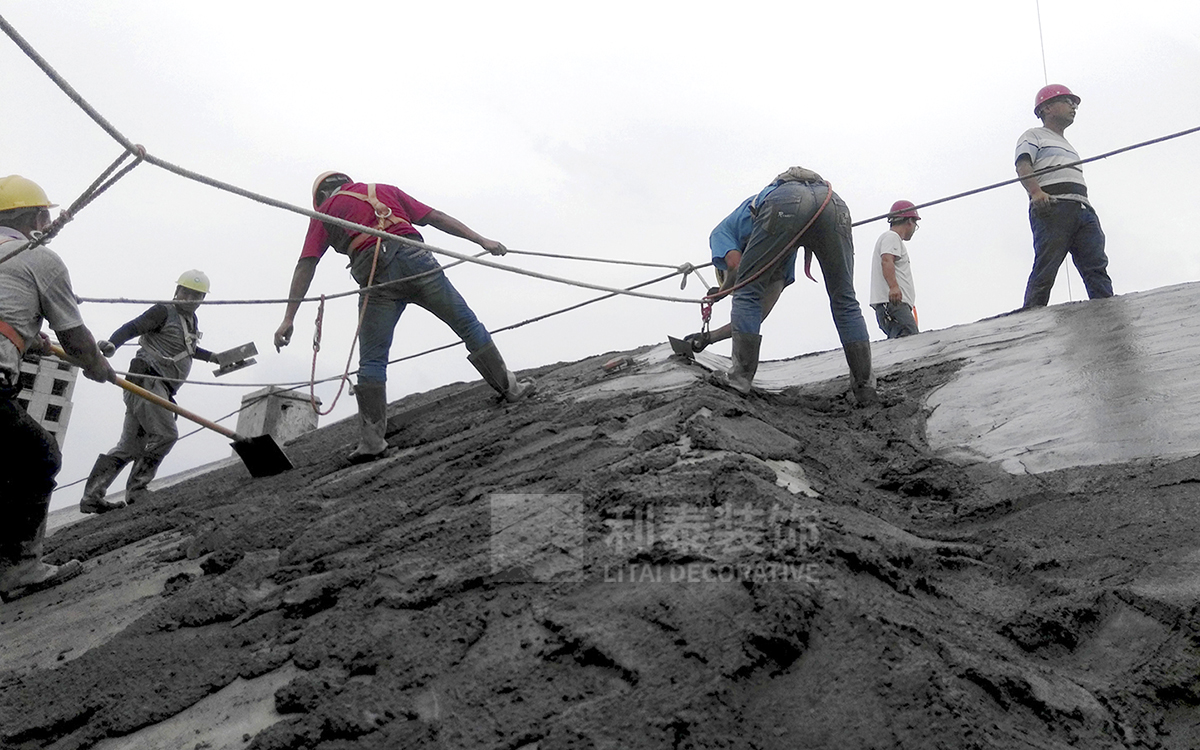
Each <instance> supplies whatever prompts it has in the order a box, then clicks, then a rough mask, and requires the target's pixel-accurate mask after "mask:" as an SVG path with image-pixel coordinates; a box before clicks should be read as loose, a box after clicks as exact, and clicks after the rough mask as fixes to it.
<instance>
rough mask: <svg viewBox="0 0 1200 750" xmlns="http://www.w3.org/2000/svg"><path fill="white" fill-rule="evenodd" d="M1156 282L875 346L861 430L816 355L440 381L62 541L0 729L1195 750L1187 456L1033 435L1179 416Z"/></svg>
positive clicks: (1182, 295)
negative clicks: (754, 365)
mask: <svg viewBox="0 0 1200 750" xmlns="http://www.w3.org/2000/svg"><path fill="white" fill-rule="evenodd" d="M1158 294H1161V295H1162V301H1161V302H1156V297H1155V295H1154V294H1146V295H1138V296H1133V295H1131V297H1130V298H1121V299H1120V300H1114V301H1111V302H1105V303H1099V304H1097V303H1087V304H1081V305H1074V306H1066V307H1062V308H1057V309H1051V310H1047V311H1041V312H1034V313H1029V314H1021V315H1014V316H1008V317H1004V318H1000V319H997V320H994V321H983V322H981V323H978V324H974V327H972V326H963V327H959V328H957V329H951V330H950V331H946V332H933V333H929V334H922V336H920V337H916V338H914V339H912V340H908V341H897V342H886V343H883V344H880V345H877V346H876V347H875V353H876V361H877V363H878V365H879V367H878V370H879V372H880V374H881V384H880V389H881V395H882V399H881V404H880V405H878V406H874V407H869V408H861V409H860V408H854V407H852V406H851V405H850V404H849V402H848V401H847V399H846V398H845V396H844V393H843V391H844V389H845V385H846V383H845V376H844V367H845V365H844V362H840V361H839V360H840V354H838V353H832V354H822V355H815V356H811V357H802V358H799V359H797V360H793V361H790V362H786V363H767V364H765V365H764V367H763V370H762V378H761V383H762V384H763V385H766V386H768V387H770V388H773V389H774V390H773V391H769V392H767V393H765V394H761V395H755V396H752V397H750V398H742V397H739V396H736V395H733V394H730V393H728V392H726V391H723V390H721V389H719V388H718V387H716V386H714V385H712V384H711V383H710V382H709V381H708V380H707V379H706V378H705V371H704V369H703V368H701V367H698V366H696V365H688V364H685V363H683V362H680V361H678V360H674V359H670V358H668V357H667V356H666V355H665V353H664V352H663V350H662V349H661V348H653V349H643V350H639V351H637V352H629V353H625V354H623V355H618V354H609V355H604V356H600V357H594V358H591V359H588V360H583V361H581V362H576V363H568V364H560V365H553V366H548V367H544V368H541V369H540V370H538V371H535V372H533V373H528V374H531V375H532V376H533V377H536V378H537V379H538V381H539V386H540V390H539V395H538V396H537V397H536V398H535V399H534V400H533V401H529V402H526V403H520V404H513V405H508V404H500V403H497V402H496V401H495V399H494V397H493V396H492V395H491V392H490V391H489V390H487V389H486V387H484V386H483V385H482V384H480V383H473V384H455V385H451V386H446V387H444V388H441V389H438V390H436V391H432V392H430V393H426V394H420V395H418V396H412V397H409V398H406V399H404V400H402V401H399V402H397V403H394V404H392V405H391V410H390V413H391V415H392V417H391V420H390V422H389V443H391V445H392V446H394V453H393V454H392V455H390V456H389V457H388V458H386V459H384V460H382V461H378V462H376V463H373V464H368V465H365V466H358V467H351V466H348V465H347V464H346V463H345V461H344V459H343V455H344V454H345V453H346V452H347V451H348V449H349V447H350V445H351V442H352V440H353V432H354V425H353V424H352V423H351V422H345V423H339V424H335V425H331V426H329V427H327V428H324V429H322V430H319V431H318V432H315V433H312V434H310V435H307V436H305V437H304V438H302V439H300V440H299V441H297V442H295V443H293V444H290V445H288V446H287V451H288V453H289V454H290V455H291V457H292V459H293V461H294V462H295V463H296V464H297V466H298V468H297V469H296V470H295V471H293V472H289V473H287V474H284V475H280V476H278V477H274V478H270V479H263V480H252V479H250V478H249V476H248V475H247V474H246V472H245V470H244V469H243V468H242V467H240V466H232V467H227V468H224V469H220V470H218V471H216V472H214V473H211V474H208V475H206V476H202V477H197V478H194V479H191V480H189V481H186V482H183V483H181V484H179V485H176V486H173V487H170V488H168V489H165V490H162V491H161V492H159V493H156V494H155V496H154V497H153V498H151V499H150V500H148V501H146V502H142V503H138V504H137V505H134V506H132V507H131V508H129V509H126V510H124V511H120V512H114V513H109V514H106V515H104V516H102V517H98V518H95V519H91V520H88V521H87V522H84V523H79V524H75V525H72V526H69V527H67V528H64V529H62V530H61V531H59V532H58V533H57V534H55V535H54V536H53V537H52V538H51V539H50V540H49V543H48V548H49V558H50V559H51V560H63V559H66V558H68V557H72V556H74V557H80V558H82V559H84V560H85V561H86V563H87V568H88V569H87V572H86V573H85V574H84V575H83V576H81V577H80V578H77V579H75V580H73V581H71V582H69V583H67V584H65V585H63V586H62V587H60V588H58V589H53V590H50V591H47V592H42V593H39V594H37V595H34V596H31V597H28V598H26V599H22V600H19V601H17V602H15V603H12V604H9V605H4V606H0V636H2V637H3V639H4V643H5V648H4V650H3V652H2V654H0V733H2V734H0V744H2V745H3V746H4V747H12V748H35V747H36V748H41V747H54V748H58V749H62V750H65V749H67V748H85V747H93V746H96V747H102V748H143V747H145V748H150V747H154V748H166V747H179V748H189V750H190V749H191V748H195V747H206V748H227V747H228V748H232V747H252V748H328V749H330V750H332V749H333V748H350V747H364V748H376V747H377V748H385V747H386V748H395V747H405V748H420V747H430V748H434V747H438V748H441V747H472V748H473V747H480V748H484V747H486V748H539V750H545V749H547V748H587V747H594V748H608V747H613V748H655V749H657V748H663V747H759V748H794V747H813V748H823V747H828V748H844V747H871V746H876V747H884V746H887V747H893V746H894V747H937V746H946V747H989V748H993V747H994V748H1027V747H1047V748H1055V747H1068V746H1085V747H1117V746H1128V745H1131V744H1136V743H1141V744H1145V745H1147V746H1159V747H1164V748H1172V747H1180V748H1182V747H1194V746H1195V745H1196V742H1197V737H1196V733H1195V731H1196V730H1195V729H1194V727H1195V726H1196V725H1197V723H1198V722H1197V719H1198V718H1200V717H1198V716H1196V711H1195V708H1194V705H1195V703H1196V701H1195V700H1194V692H1195V686H1194V682H1195V675H1196V674H1198V673H1200V654H1197V651H1196V647H1195V645H1194V644H1195V643H1196V642H1197V641H1196V637H1195V634H1194V633H1193V632H1192V630H1193V629H1194V628H1193V625H1192V624H1190V623H1192V621H1193V620H1194V619H1195V618H1194V617H1192V614H1191V613H1192V611H1193V610H1194V608H1195V606H1196V603H1197V599H1198V596H1200V566H1198V563H1197V562H1196V561H1197V560H1200V552H1198V551H1197V547H1196V542H1195V540H1196V539H1197V538H1200V528H1198V527H1200V520H1197V514H1195V513H1194V512H1193V506H1194V502H1195V497H1196V495H1195V489H1194V488H1195V487H1196V486H1197V484H1196V483H1197V481H1200V463H1197V459H1196V458H1189V457H1186V456H1187V455H1190V454H1192V453H1195V452H1196V450H1195V449H1193V448H1190V447H1187V445H1186V443H1184V442H1180V441H1176V439H1175V438H1171V442H1169V443H1163V445H1168V444H1169V445H1170V446H1171V447H1172V450H1170V451H1167V450H1165V449H1164V453H1170V454H1172V457H1171V458H1169V459H1162V458H1148V459H1146V460H1140V461H1137V462H1124V461H1125V459H1126V458H1136V457H1144V456H1146V455H1149V456H1155V455H1157V454H1156V453H1153V452H1147V450H1145V449H1143V450H1141V452H1140V453H1139V452H1138V451H1136V450H1135V451H1132V453H1131V454H1130V455H1128V456H1126V455H1124V454H1119V452H1118V453H1114V452H1113V451H1112V450H1111V446H1109V447H1104V449H1103V450H1104V456H1103V457H1101V459H1100V460H1092V459H1090V458H1089V459H1086V460H1075V461H1074V463H1071V461H1064V460H1063V459H1062V456H1069V455H1071V452H1070V451H1067V450H1059V451H1055V449H1054V448H1053V445H1054V444H1055V441H1063V440H1074V441H1075V442H1076V443H1080V444H1085V443H1087V442H1088V440H1087V439H1086V435H1087V434H1088V433H1087V432H1086V431H1080V430H1078V429H1075V427H1074V426H1073V425H1072V424H1071V423H1072V422H1082V423H1084V424H1085V425H1097V426H1099V427H1100V428H1103V429H1101V430H1099V431H1098V432H1097V433H1096V434H1097V438H1096V440H1095V441H1094V442H1096V443H1097V444H1100V443H1103V442H1104V439H1103V437H1104V436H1107V437H1109V438H1111V440H1108V442H1109V443H1111V444H1123V443H1124V442H1125V441H1124V439H1119V438H1120V437H1121V436H1122V435H1128V436H1130V437H1129V438H1128V439H1129V440H1131V441H1132V442H1133V443H1136V444H1137V445H1139V446H1144V445H1145V444H1146V441H1145V440H1144V439H1143V438H1142V437H1139V435H1146V434H1149V433H1146V432H1145V430H1148V429H1152V428H1153V429H1159V428H1161V429H1162V430H1164V431H1165V430H1171V429H1174V430H1175V432H1176V433H1178V434H1183V433H1186V432H1187V430H1182V429H1178V428H1174V427H1172V426H1171V425H1172V424H1178V423H1179V422H1180V420H1187V419H1194V416H1191V412H1193V411H1194V409H1192V401H1190V400H1187V399H1181V400H1177V395H1178V394H1182V393H1183V389H1181V388H1179V387H1178V386H1177V385H1174V384H1171V383H1169V382H1167V381H1165V380H1161V381H1160V380H1158V379H1156V378H1159V377H1160V376H1161V377H1163V378H1166V377H1167V376H1166V375H1162V373H1169V372H1174V371H1183V370H1185V369H1187V366H1184V365H1180V364H1179V362H1177V361H1176V359H1175V358H1176V357H1179V356H1183V355H1181V354H1180V353H1181V352H1186V351H1190V346H1191V343H1190V342H1191V336H1190V325H1191V323H1190V319H1189V320H1185V319H1184V316H1182V315H1176V314H1175V313H1171V314H1170V315H1168V316H1167V317H1164V318H1163V319H1162V320H1163V325H1162V328H1161V329H1156V328H1155V327H1154V326H1153V325H1151V324H1150V321H1151V319H1153V318H1155V316H1161V315H1162V314H1163V311H1164V310H1174V311H1176V312H1180V311H1182V310H1183V309H1184V308H1185V307H1186V306H1187V305H1188V304H1189V300H1191V299H1194V297H1195V295H1196V294H1197V291H1196V289H1195V288H1194V287H1181V288H1173V289H1169V290H1162V291H1161V292H1160V293H1158ZM1114 303H1122V304H1123V306H1121V307H1120V309H1119V310H1118V309H1116V308H1118V305H1115V304H1114ZM1137 306H1140V307H1137ZM1122 311H1123V312H1122ZM1172 316H1174V317H1172ZM1089 323H1094V324H1095V325H1088V324H1089ZM1147 326H1149V332H1148V333H1147V332H1145V331H1147V330H1148V329H1147ZM1127 329H1129V330H1132V331H1133V333H1132V334H1129V335H1126V331H1127ZM1171 330H1175V331H1177V333H1176V334H1175V336H1174V338H1173V336H1172V334H1171ZM768 335H769V334H768ZM1034 347H1036V348H1037V351H1038V352H1040V353H1038V354H1032V353H1031V349H1032V348H1034ZM1113 347H1115V349H1114V348H1113ZM1114 352H1116V353H1114ZM622 356H628V357H630V358H631V359H632V361H633V362H634V364H633V365H631V366H628V367H625V368H621V369H614V370H613V371H609V370H607V369H605V368H604V367H603V365H604V364H605V363H606V362H609V361H610V360H612V359H614V358H619V357H622ZM707 356H708V355H705V357H702V359H705V358H706V357H707ZM708 361H709V363H710V364H715V363H716V360H708ZM1039 363H1044V364H1039ZM1046 367H1048V368H1050V369H1049V370H1047V369H1045V368H1046ZM789 368H790V370H791V371H792V372H798V373H803V374H802V375H800V376H798V377H793V378H791V379H790V380H788V379H787V378H785V377H784V375H783V374H782V373H784V372H785V371H786V370H788V369H789ZM1193 369H1194V368H1193ZM1050 371H1057V372H1059V373H1060V374H1059V375H1058V376H1054V377H1050V376H1047V375H1046V374H1045V373H1046V372H1050ZM1024 373H1028V375H1029V378H1028V380H1027V381H1024V382H1022V381H1021V380H1020V376H1021V375H1022V374H1024ZM1064 373H1065V374H1064ZM1075 378H1078V379H1080V380H1081V382H1079V383H1077V382H1075V380H1074V379H1075ZM972 383H975V384H976V390H971V388H972V385H971V384H972ZM979 384H982V386H981V387H980V386H979ZM956 389H958V390H959V391H960V392H958V393H956V392H955V391H956ZM1005 389H1008V390H1005ZM1029 393H1033V394H1035V395H1029ZM1038 393H1041V394H1044V395H1043V396H1042V397H1040V398H1039V397H1035V396H1036V394H1038ZM983 394H991V396H990V398H985V397H984V395H983ZM1006 394H1007V395H1006ZM1064 394H1066V395H1068V396H1069V395H1070V394H1083V395H1084V396H1087V395H1088V394H1095V395H1096V398H1095V399H1093V401H1092V404H1091V407H1090V408H1092V409H1093V413H1092V414H1088V413H1085V412H1081V411H1079V408H1078V407H1066V406H1063V405H1062V404H1060V403H1057V402H1056V403H1055V404H1053V405H1050V404H1047V399H1049V398H1050V396H1051V395H1053V396H1054V397H1055V398H1057V397H1059V396H1063V395H1064ZM1155 394H1159V395H1158V396H1156V395H1155ZM1162 394H1167V396H1166V397H1161V396H1162ZM1142 396H1144V397H1142ZM1125 402H1130V403H1133V404H1134V408H1135V412H1134V413H1139V412H1138V411H1137V410H1140V413H1141V414H1143V415H1144V416H1145V419H1144V420H1142V421H1143V422H1145V423H1146V426H1144V427H1143V426H1139V425H1141V424H1142V423H1141V422H1138V421H1137V420H1126V419H1125V418H1123V417H1121V418H1112V419H1110V420H1109V421H1108V422H1105V421H1104V419H1105V417H1104V416H1103V414H1102V413H1101V411H1102V407H1103V404H1105V403H1111V404H1113V405H1114V409H1115V408H1116V405H1117V404H1120V403H1125ZM963 404H967V405H970V406H971V408H972V409H977V410H978V412H979V414H989V413H992V414H994V413H1003V412H1004V408H1005V405H1008V411H1007V414H1006V415H1005V419H1004V420H1003V421H1000V422H996V423H995V424H994V429H992V430H991V433H997V432H1004V431H1005V429H1007V430H1008V431H1009V433H1010V435H1016V437H1015V438H1013V437H1010V438H1009V439H1008V444H1011V445H1016V444H1019V443H1020V442H1022V441H1024V443H1025V445H1024V446H1022V447H1023V448H1025V449H1026V450H1025V451H1024V452H1021V453H1019V454H1016V453H1011V450H1012V449H1011V448H1003V447H1001V448H999V449H994V448H991V447H988V445H989V443H988V440H989V439H991V438H986V436H987V435H988V434H989V433H988V431H986V430H981V429H980V428H979V426H978V425H979V424H982V423H983V421H986V419H987V418H991V419H993V420H994V419H995V418H994V417H979V416H972V417H971V418H970V419H968V418H965V417H962V416H961V415H959V416H955V415H956V414H958V412H961V410H962V408H963V407H962V405H963ZM956 410H958V411H956ZM989 410H991V411H989ZM1097 410H1101V411H1097ZM1030 412H1038V413H1039V416H1041V417H1043V419H1042V421H1040V422H1039V421H1036V420H1033V421H1031V420H1032V418H1031V416H1030ZM1043 412H1044V413H1043ZM1097 415H1098V416H1097ZM956 420H957V422H958V423H962V424H967V425H969V426H968V427H966V428H964V429H963V430H962V431H960V432H958V433H955V432H953V430H951V429H950V428H949V427H945V428H943V427H938V428H937V429H935V425H936V424H938V423H940V424H943V425H953V424H954V423H955V422H956ZM1015 424H1020V425H1024V427H1023V428H1022V429H1024V430H1025V432H1024V433H1021V432H1020V431H1018V430H1017V428H1016V427H1015V426H1011V427H1006V426H1008V425H1015ZM1042 424H1046V425H1049V427H1047V428H1043V427H1041V426H1039V425H1042ZM1050 428H1057V429H1054V430H1051V429H1050ZM1126 428H1129V430H1131V431H1130V432H1127V433H1122V432H1121V430H1123V429H1126ZM1043 429H1047V430H1049V431H1050V432H1052V433H1053V437H1052V438H1044V437H1039V434H1040V433H1039V431H1041V430H1043ZM1139 430H1141V431H1142V432H1139ZM927 434H928V435H929V436H930V437H928V438H927ZM954 434H957V435H960V437H949V438H948V437H946V436H947V435H954ZM1047 434H1049V433H1047ZM961 435H965V436H966V437H965V438H964V437H961ZM935 436H936V440H935ZM985 438H986V439H985ZM981 440H982V442H981ZM1001 442H1003V441H1001ZM931 443H932V445H931ZM1042 443H1045V444H1046V445H1049V446H1051V448H1050V450H1049V451H1048V452H1045V453H1046V454H1047V455H1050V454H1055V453H1057V455H1058V458H1055V459H1054V461H1056V462H1058V464H1060V465H1046V466H1040V465H1039V466H1036V467H1035V466H1034V464H1035V463H1036V461H1037V460H1040V459H1036V458H1035V456H1036V455H1039V454H1038V451H1037V450H1036V449H1037V446H1038V445H1039V444H1042ZM1063 444H1065V443H1063ZM981 445H982V446H984V447H982V448H981V447H980V446H981ZM1149 450H1150V451H1153V450H1157V448H1151V449H1149ZM990 451H994V453H990ZM1005 451H1009V453H1005ZM967 455H970V456H972V457H973V458H974V459H976V460H972V461H964V460H963V458H964V457H965V456H967ZM1181 456H1183V457H1181ZM1013 458H1016V459H1018V461H1019V462H1020V463H1021V465H1020V466H1016V465H1014V464H1013V463H1012V460H1011V459H1013ZM980 459H984V460H980ZM989 459H990V460H989ZM1031 467H1034V468H1031ZM1035 468H1036V469H1037V471H1036V473H1030V472H1033V471H1034V469H1035Z"/></svg>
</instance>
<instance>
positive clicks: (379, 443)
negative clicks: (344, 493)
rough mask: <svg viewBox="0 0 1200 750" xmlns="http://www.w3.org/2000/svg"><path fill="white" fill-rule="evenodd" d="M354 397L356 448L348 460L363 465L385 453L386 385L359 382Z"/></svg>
mask: <svg viewBox="0 0 1200 750" xmlns="http://www.w3.org/2000/svg"><path fill="white" fill-rule="evenodd" d="M354 397H355V398H357V399H358V446H357V447H356V448H355V449H354V450H353V451H351V453H350V456H349V459H350V463H352V464H365V463H367V462H368V461H374V460H376V459H380V458H383V456H384V454H386V453H387V449H388V444H387V439H386V435H387V383H375V382H370V381H368V382H365V383H364V382H360V383H359V384H358V385H357V386H355V388H354Z"/></svg>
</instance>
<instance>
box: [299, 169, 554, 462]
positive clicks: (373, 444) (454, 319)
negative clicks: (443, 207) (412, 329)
mask: <svg viewBox="0 0 1200 750" xmlns="http://www.w3.org/2000/svg"><path fill="white" fill-rule="evenodd" d="M312 194H313V196H312V197H313V208H314V209H315V210H316V211H318V212H320V213H322V214H327V215H329V216H333V217H336V218H339V219H344V220H346V221H350V222H353V223H355V224H361V225H364V226H368V227H371V228H373V229H379V230H381V231H383V232H385V233H387V234H390V235H395V236H396V239H387V240H378V238H376V237H375V236H373V235H371V234H367V233H365V232H356V231H354V230H352V229H345V228H343V227H341V226H340V225H337V224H333V223H327V222H323V221H320V220H318V219H312V220H311V221H310V222H309V225H308V235H307V236H306V237H305V239H304V247H303V249H302V250H301V252H300V259H299V260H298V261H297V262H296V268H295V270H294V271H293V272H292V284H291V290H290V292H289V294H288V297H289V298H290V299H291V300H292V301H291V302H289V303H288V305H287V309H286V311H285V312H284V316H283V322H282V323H280V325H279V328H278V329H277V330H276V331H275V348H276V349H280V348H282V347H284V346H287V345H288V343H289V342H290V341H291V339H292V333H293V332H294V322H295V317H296V311H297V310H298V309H299V307H300V303H299V301H298V300H299V299H300V298H302V297H304V295H305V294H307V293H308V287H309V285H311V284H312V280H313V275H314V274H315V273H316V270H317V263H318V262H319V261H320V260H321V257H322V256H323V255H324V254H325V251H326V250H328V249H329V248H330V247H332V248H333V249H334V250H335V251H337V252H339V253H342V254H344V255H347V256H349V259H350V275H351V276H353V277H354V280H355V281H357V282H358V284H359V286H360V287H362V288H364V289H369V290H370V291H369V292H368V293H366V294H364V295H362V296H360V297H359V306H360V309H361V315H362V318H361V320H362V322H361V331H360V333H359V339H358V352H359V354H358V384H357V385H356V386H355V389H354V395H355V397H356V398H357V399H358V417H359V441H358V445H357V446H356V447H355V448H354V450H353V451H351V453H350V455H349V456H348V458H349V460H350V462H351V463H365V462H368V461H374V460H376V459H378V458H382V457H383V456H384V455H385V454H386V452H387V449H388V443H387V435H386V430H387V403H388V402H387V365H388V352H389V351H390V349H391V346H392V334H393V331H394V330H395V327H396V325H397V324H398V323H399V322H400V315H401V314H402V313H403V312H404V310H405V308H406V307H407V306H408V305H409V304H414V305H418V306H419V307H423V308H425V309H426V310H428V311H429V312H431V313H433V314H434V315H436V316H437V317H438V318H439V319H440V320H441V321H442V322H443V323H445V324H446V325H448V326H450V328H451V329H452V330H453V331H454V332H455V333H456V334H458V337H459V338H461V339H462V340H463V343H464V344H466V347H467V351H468V352H469V354H468V356H467V360H468V361H470V363H471V364H472V365H474V367H475V369H476V370H478V371H479V373H480V374H481V375H482V376H483V379H484V381H486V382H487V384H488V385H490V386H491V387H492V388H493V389H495V390H496V391H497V392H498V393H499V394H500V395H501V397H503V398H504V399H505V400H507V401H519V400H521V399H523V398H527V397H529V396H531V395H532V394H533V393H534V391H535V387H534V384H533V382H532V381H529V380H521V379H518V378H517V376H516V375H515V374H514V373H513V372H512V371H510V370H509V369H508V367H507V365H505V363H504V358H503V357H502V356H501V355H500V350H499V349H497V348H496V344H495V342H493V341H492V337H491V334H489V333H488V330H487V328H485V327H484V325H483V324H482V323H480V322H479V319H478V318H476V317H475V313H474V312H473V311H472V310H471V308H470V306H468V305H467V302H466V300H464V299H463V298H462V295H460V294H459V293H458V291H457V290H456V289H455V288H454V285H453V284H451V283H450V280H449V279H447V278H446V274H445V273H443V271H442V268H441V266H440V265H439V264H438V262H437V259H436V258H434V257H433V253H431V252H430V251H429V250H428V249H426V248H424V247H422V246H421V245H419V244H413V241H415V242H417V243H420V242H423V240H422V237H421V234H420V232H418V231H417V226H425V225H429V226H432V227H436V228H437V229H440V230H442V231H443V232H446V233H447V234H452V235H454V236H455V237H462V238H463V239H465V240H469V241H471V242H474V243H475V244H476V245H479V246H480V247H482V248H483V249H484V250H486V251H488V252H489V253H491V254H492V255H504V253H505V252H507V249H506V248H505V247H504V245H503V244H501V243H499V242H497V241H496V240H492V239H488V238H487V237H484V236H482V235H480V234H479V233H477V232H475V231H474V230H473V229H471V228H470V227H468V226H467V225H466V224H463V223H462V222H461V221H459V220H458V219H455V218H454V217H453V216H450V215H449V214H446V213H444V212H442V211H439V210H437V209H436V208H430V207H429V206H427V205H425V204H424V203H421V202H420V201H418V200H417V199H415V198H413V197H412V196H410V195H408V194H407V193H405V192H404V191H403V190H401V189H400V188H398V187H395V186H394V185H385V184H383V183H378V184H376V183H363V182H355V181H354V180H352V179H350V177H349V176H348V175H346V174H344V173H342V172H325V173H322V174H320V175H318V176H317V179H316V180H315V181H314V182H313V187H312ZM401 238H403V239H407V240H410V241H409V242H405V241H402V239H401Z"/></svg>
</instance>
